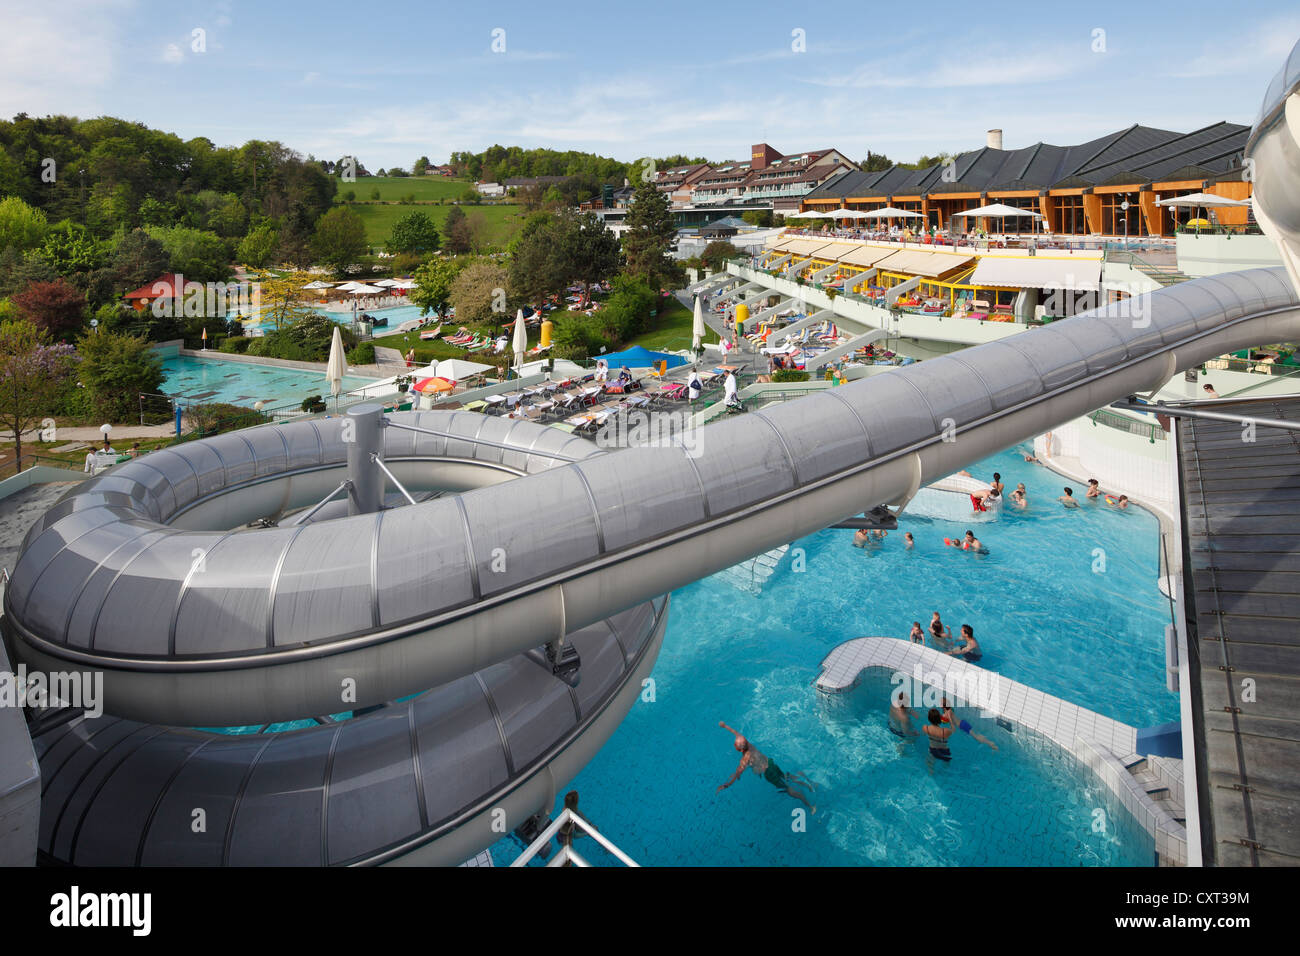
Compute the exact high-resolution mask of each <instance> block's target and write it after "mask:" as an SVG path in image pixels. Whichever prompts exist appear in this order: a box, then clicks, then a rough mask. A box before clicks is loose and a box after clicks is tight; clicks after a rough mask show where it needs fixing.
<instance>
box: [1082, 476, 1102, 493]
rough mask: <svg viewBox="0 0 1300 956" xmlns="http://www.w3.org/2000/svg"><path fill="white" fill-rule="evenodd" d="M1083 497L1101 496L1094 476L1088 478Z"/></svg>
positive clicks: (1099, 486) (1099, 487)
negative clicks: (1086, 488)
mask: <svg viewBox="0 0 1300 956" xmlns="http://www.w3.org/2000/svg"><path fill="white" fill-rule="evenodd" d="M1084 497H1085V498H1100V497H1101V485H1099V484H1097V479H1096V478H1089V479H1088V490H1087V491H1086V492H1084Z"/></svg>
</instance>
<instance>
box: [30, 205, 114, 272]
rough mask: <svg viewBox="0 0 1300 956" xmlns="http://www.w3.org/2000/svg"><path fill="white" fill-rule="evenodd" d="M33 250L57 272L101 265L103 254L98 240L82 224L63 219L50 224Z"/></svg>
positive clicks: (89, 268)
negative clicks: (37, 247)
mask: <svg viewBox="0 0 1300 956" xmlns="http://www.w3.org/2000/svg"><path fill="white" fill-rule="evenodd" d="M34 252H35V253H36V254H39V255H40V256H41V257H42V258H43V259H45V261H46V262H48V263H49V264H50V266H51V267H52V268H53V269H54V271H55V272H57V273H58V274H59V275H61V276H71V275H72V274H74V273H78V272H81V273H84V272H90V271H92V270H94V269H98V268H101V267H102V266H103V265H104V260H105V259H106V258H107V255H106V250H105V247H104V244H103V243H102V242H99V241H98V240H96V239H95V238H94V237H93V236H91V235H90V234H89V233H88V232H87V231H86V227H85V226H83V225H81V224H80V223H75V222H71V221H69V220H67V219H65V220H63V221H62V222H58V223H55V224H54V225H53V226H51V227H50V228H49V231H48V232H46V234H45V239H44V240H43V241H42V242H41V245H40V248H39V249H36V250H34Z"/></svg>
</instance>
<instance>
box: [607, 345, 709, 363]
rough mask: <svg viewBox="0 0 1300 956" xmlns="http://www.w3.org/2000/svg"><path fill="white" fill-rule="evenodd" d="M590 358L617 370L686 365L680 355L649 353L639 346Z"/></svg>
mask: <svg viewBox="0 0 1300 956" xmlns="http://www.w3.org/2000/svg"><path fill="white" fill-rule="evenodd" d="M592 357H593V358H595V359H598V360H599V359H604V360H605V361H606V362H608V363H609V367H610V368H619V367H620V366H623V365H626V366H627V367H628V368H649V367H650V366H652V365H654V364H655V362H667V363H668V366H667V367H668V368H676V367H677V366H679V365H685V364H686V359H684V358H682V357H681V356H680V355H671V354H669V353H668V352H651V351H650V350H649V349H646V348H642V347H641V346H639V345H638V346H636V347H635V348H630V349H626V350H625V351H622V352H611V353H610V354H608V355H595V356H592Z"/></svg>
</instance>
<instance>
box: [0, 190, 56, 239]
mask: <svg viewBox="0 0 1300 956" xmlns="http://www.w3.org/2000/svg"><path fill="white" fill-rule="evenodd" d="M48 228H49V223H47V222H46V221H45V213H43V212H41V211H40V210H39V209H33V208H32V207H31V206H29V205H27V203H25V202H23V201H22V200H21V199H19V198H18V197H17V196H10V197H8V198H7V199H0V249H3V248H5V247H8V246H12V247H13V248H15V249H17V250H19V251H20V252H25V251H26V250H28V249H35V248H36V247H37V246H39V245H40V244H41V240H42V239H44V238H45V230H46V229H48Z"/></svg>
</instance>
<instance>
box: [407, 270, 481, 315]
mask: <svg viewBox="0 0 1300 956" xmlns="http://www.w3.org/2000/svg"><path fill="white" fill-rule="evenodd" d="M471 261H472V260H470V259H469V258H467V257H464V256H460V257H457V258H455V259H431V260H430V261H428V262H426V263H425V264H424V265H422V266H420V267H419V268H418V269H416V270H415V283H416V287H415V288H414V289H412V290H411V291H410V292H408V293H407V294H406V298H407V300H408V301H409V302H411V304H412V305H418V306H419V307H420V309H421V313H420V314H421V315H428V314H429V313H430V312H435V311H436V312H437V313H438V314H439V315H442V313H443V312H444V311H445V310H446V308H447V306H448V304H449V303H450V302H451V286H452V283H453V282H455V281H456V277H457V276H458V275H460V274H461V272H463V271H464V269H465V267H466V266H467V265H469V264H470V262H471Z"/></svg>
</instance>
